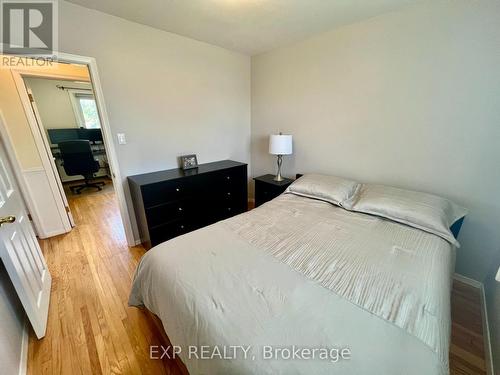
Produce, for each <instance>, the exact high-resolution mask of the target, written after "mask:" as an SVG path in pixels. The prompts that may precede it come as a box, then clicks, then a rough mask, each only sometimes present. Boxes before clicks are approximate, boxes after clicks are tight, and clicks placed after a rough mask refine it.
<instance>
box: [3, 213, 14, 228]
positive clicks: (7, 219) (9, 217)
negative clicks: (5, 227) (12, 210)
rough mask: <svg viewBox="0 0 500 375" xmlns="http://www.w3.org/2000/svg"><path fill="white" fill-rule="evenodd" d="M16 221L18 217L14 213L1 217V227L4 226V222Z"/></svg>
mask: <svg viewBox="0 0 500 375" xmlns="http://www.w3.org/2000/svg"><path fill="white" fill-rule="evenodd" d="M14 221H16V217H15V216H12V215H9V216H4V217H1V218H0V227H1V226H2V224H7V223H13V222H14Z"/></svg>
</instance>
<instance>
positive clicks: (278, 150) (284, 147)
mask: <svg viewBox="0 0 500 375" xmlns="http://www.w3.org/2000/svg"><path fill="white" fill-rule="evenodd" d="M269 153H270V154H271V155H278V174H277V175H276V177H274V181H283V177H281V164H282V162H283V155H291V154H292V136H291V135H289V134H281V133H279V134H272V135H270V136H269Z"/></svg>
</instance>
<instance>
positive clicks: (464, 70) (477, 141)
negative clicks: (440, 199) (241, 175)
mask: <svg viewBox="0 0 500 375" xmlns="http://www.w3.org/2000/svg"><path fill="white" fill-rule="evenodd" d="M499 19H500V2H497V1H465V0H456V1H453V2H450V1H432V2H426V3H424V4H421V5H417V6H413V7H410V8H406V10H404V11H399V12H394V13H389V14H386V15H382V16H379V17H375V18H372V19H370V20H367V21H364V22H360V23H357V24H353V25H350V26H345V27H342V28H340V29H338V30H335V31H331V32H327V33H324V34H321V35H317V36H315V37H313V38H311V39H308V40H306V41H304V42H301V43H298V44H295V45H293V46H290V47H287V48H282V49H279V50H275V51H272V52H269V53H266V54H263V55H259V56H256V57H254V58H252V169H251V170H252V175H253V176H257V175H260V174H263V173H269V172H273V171H274V168H275V167H274V166H275V159H274V158H273V157H271V156H270V155H268V154H267V137H268V135H269V134H270V133H273V132H277V131H280V130H281V131H283V132H286V133H291V134H293V136H294V146H295V150H294V154H293V156H291V157H285V161H284V171H285V174H287V175H293V174H294V173H296V172H303V173H304V172H324V173H331V174H336V175H340V176H345V177H350V178H354V179H357V180H359V181H364V182H378V183H385V184H391V185H396V186H401V187H406V188H412V189H415V190H422V191H428V192H432V193H436V194H439V195H442V196H445V197H449V198H451V199H452V200H454V201H455V202H457V203H460V204H462V205H464V206H465V207H467V208H469V209H470V214H469V215H468V217H467V219H466V221H465V224H464V226H463V229H462V233H461V236H460V238H459V240H460V242H461V243H462V245H463V246H462V248H461V249H459V250H458V260H457V271H458V272H460V273H462V274H464V275H466V276H469V277H472V278H474V279H477V280H483V279H484V277H485V276H486V273H487V270H488V267H489V262H490V261H491V259H492V255H493V254H494V253H495V252H496V251H498V244H499V243H500V231H499V230H498V229H499V228H500V215H499V214H498V213H499V212H500V211H499V210H500V200H499V199H497V196H498V192H499V191H500V167H499V163H500V105H499V103H500V73H499V72H500V70H499V69H500V51H499V47H500V27H498V25H499V23H498V20H499Z"/></svg>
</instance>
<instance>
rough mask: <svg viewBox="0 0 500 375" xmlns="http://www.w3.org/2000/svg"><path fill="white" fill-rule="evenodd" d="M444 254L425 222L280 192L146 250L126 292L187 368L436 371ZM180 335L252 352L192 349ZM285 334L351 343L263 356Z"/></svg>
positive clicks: (449, 252) (444, 305) (441, 342)
mask: <svg viewBox="0 0 500 375" xmlns="http://www.w3.org/2000/svg"><path fill="white" fill-rule="evenodd" d="M453 262H454V249H453V248H452V246H451V245H450V244H449V243H448V242H446V241H445V240H443V239H441V238H439V237H437V236H435V235H433V234H429V233H426V232H423V231H421V230H418V229H413V228H410V227H407V226H404V225H401V224H397V223H393V222H390V221H387V220H383V219H380V218H376V217H372V216H368V215H365V214H357V213H352V212H349V211H346V210H344V209H342V208H339V207H335V206H332V205H331V204H329V203H325V202H321V201H317V200H312V199H309V198H303V197H298V196H294V195H291V194H286V195H282V196H280V197H278V198H277V199H275V200H273V201H271V202H269V203H267V204H265V205H263V206H261V207H259V208H257V209H255V210H253V211H251V212H249V213H246V214H243V215H239V216H237V217H234V218H232V219H229V220H226V221H223V222H220V223H217V224H215V225H212V226H209V227H206V228H203V229H201V230H198V231H195V232H192V233H190V234H187V235H184V236H181V237H177V238H175V239H173V240H171V241H168V242H165V243H163V244H161V245H159V246H157V247H155V248H154V249H152V250H150V251H149V252H148V253H147V254H146V255H145V256H144V258H143V260H142V261H141V264H140V265H139V267H138V270H137V273H136V277H135V280H134V284H133V287H132V293H131V297H130V304H131V305H135V306H141V305H144V306H146V307H147V308H148V309H149V310H150V311H152V312H153V313H155V314H156V315H158V316H159V317H160V319H161V320H162V322H163V325H164V327H165V331H166V332H167V334H168V335H169V338H170V340H171V341H172V343H173V344H174V345H179V346H181V347H182V348H183V352H182V353H181V358H182V359H183V361H184V363H185V364H186V366H187V368H188V370H189V371H190V373H191V374H199V373H205V374H207V373H208V374H212V373H213V374H222V373H231V374H244V373H248V374H250V373H253V374H267V373H268V374H276V373H280V374H294V373H303V374H315V373H317V374H321V373H328V374H387V375H389V374H395V375H396V374H398V375H400V374H410V375H411V374H419V375H420V374H429V375H434V374H447V373H448V348H449V336H450V300H449V299H450V286H451V274H452V270H453V266H454V264H453ZM190 345H197V346H201V345H208V346H211V347H213V346H214V345H218V346H219V347H223V346H224V345H226V346H227V347H229V346H235V345H242V346H245V347H246V346H250V347H251V348H250V353H251V356H250V357H249V358H247V359H243V358H238V359H234V360H217V359H216V360H196V359H195V358H188V356H187V348H188V347H189V346H190ZM293 345H296V346H297V347H300V348H349V349H350V352H351V353H352V354H351V358H350V359H349V360H347V359H343V360H340V361H338V362H332V361H330V360H322V359H315V360H310V359H309V360H305V359H295V360H285V359H272V360H271V359H268V360H263V359H262V358H263V350H264V348H265V347H266V346H273V347H274V348H283V347H288V348H290V347H292V346H293Z"/></svg>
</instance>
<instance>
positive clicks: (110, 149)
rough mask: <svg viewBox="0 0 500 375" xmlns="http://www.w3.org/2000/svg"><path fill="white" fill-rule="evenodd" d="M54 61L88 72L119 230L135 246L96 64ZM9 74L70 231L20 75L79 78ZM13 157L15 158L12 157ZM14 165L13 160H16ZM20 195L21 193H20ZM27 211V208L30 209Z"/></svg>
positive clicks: (24, 72)
mask: <svg viewBox="0 0 500 375" xmlns="http://www.w3.org/2000/svg"><path fill="white" fill-rule="evenodd" d="M57 62H62V63H69V64H80V65H86V66H87V68H88V70H89V75H90V83H91V84H92V88H93V90H94V97H95V101H96V105H97V109H98V112H99V119H100V120H101V131H102V133H103V142H104V147H105V148H106V155H107V158H108V162H109V167H110V170H111V179H112V180H113V188H114V190H115V193H116V199H117V201H118V207H119V209H120V215H121V218H122V223H123V227H124V230H125V237H126V239H127V243H128V245H129V246H135V245H136V244H137V243H136V240H135V238H134V234H133V231H132V224H131V221H130V215H129V212H128V209H127V203H126V200H125V191H124V188H123V183H124V182H123V180H122V177H121V173H120V169H119V165H118V158H117V156H116V150H115V146H114V143H113V136H112V132H111V126H110V122H109V118H108V113H107V110H106V105H105V102H104V94H103V91H102V87H101V80H100V79H99V73H98V70H97V62H96V60H95V59H94V58H93V57H87V56H80V55H73V54H67V53H61V52H58V53H57ZM11 74H12V77H13V79H14V82H15V84H16V88H17V91H18V94H19V97H20V99H21V102H22V105H23V108H24V111H25V113H26V117H27V120H28V123H29V125H30V128H31V131H32V135H33V137H34V139H35V143H36V146H37V149H38V153H39V155H40V158H41V159H42V164H43V167H44V169H45V172H46V173H47V177H48V179H49V183H50V188H51V190H52V193H53V194H54V196H58V197H59V200H58V203H57V204H58V211H59V214H60V215H64V218H65V221H66V222H65V227H66V225H67V228H68V231H69V230H71V224H70V221H69V218H68V216H67V214H66V208H65V206H64V203H63V200H62V197H61V196H60V192H59V188H58V186H57V180H56V178H59V177H58V176H54V174H53V173H50V171H51V170H52V167H51V163H52V161H51V160H50V157H49V155H48V154H47V152H46V149H45V146H44V141H43V139H42V136H41V134H40V128H39V127H38V123H37V121H36V118H35V116H34V114H33V110H32V108H31V103H30V99H29V97H28V92H27V90H26V86H25V83H24V79H23V76H25V77H26V76H29V77H42V78H52V79H77V80H82V78H81V77H78V78H75V77H72V76H68V75H64V74H57V73H54V72H40V71H36V72H34V71H29V69H22V68H20V69H19V68H16V69H11ZM16 158H17V155H16ZM16 162H17V161H16ZM23 193H24V192H23ZM30 209H31V207H30Z"/></svg>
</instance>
